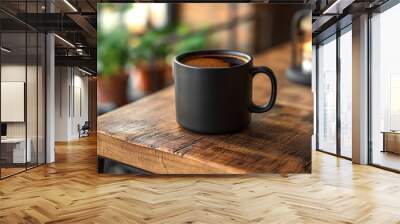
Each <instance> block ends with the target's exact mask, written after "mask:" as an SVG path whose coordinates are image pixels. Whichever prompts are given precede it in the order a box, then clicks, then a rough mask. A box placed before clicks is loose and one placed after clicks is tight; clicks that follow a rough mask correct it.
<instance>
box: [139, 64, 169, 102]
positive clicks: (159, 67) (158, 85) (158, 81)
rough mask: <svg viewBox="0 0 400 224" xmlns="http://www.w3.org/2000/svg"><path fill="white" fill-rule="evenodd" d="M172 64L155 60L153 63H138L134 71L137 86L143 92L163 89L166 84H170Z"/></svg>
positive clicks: (147, 92)
mask: <svg viewBox="0 0 400 224" xmlns="http://www.w3.org/2000/svg"><path fill="white" fill-rule="evenodd" d="M170 70H171V66H169V65H167V64H166V63H164V62H155V63H153V64H151V65H150V64H149V63H140V64H137V65H136V67H135V69H134V72H132V75H134V76H135V77H134V79H135V86H134V87H135V88H136V89H137V90H138V91H139V92H141V93H143V94H149V93H152V92H155V91H157V90H159V89H162V88H163V87H165V86H166V85H168V84H170V82H171V78H170V77H169V76H171V75H170V74H171V73H172V72H171V71H170Z"/></svg>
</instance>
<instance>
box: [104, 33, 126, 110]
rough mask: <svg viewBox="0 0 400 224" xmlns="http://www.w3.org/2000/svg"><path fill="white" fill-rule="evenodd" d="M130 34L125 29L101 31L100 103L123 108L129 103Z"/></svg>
mask: <svg viewBox="0 0 400 224" xmlns="http://www.w3.org/2000/svg"><path fill="white" fill-rule="evenodd" d="M128 38H129V34H128V32H127V31H126V29H124V28H123V27H117V28H116V29H114V30H113V31H112V32H107V33H106V32H103V31H100V32H99V34H98V46H97V47H98V48H97V49H98V52H97V61H98V71H99V79H98V85H97V86H98V94H99V100H100V102H106V103H114V104H115V105H116V106H121V105H123V104H125V103H127V94H126V87H127V82H128V77H129V76H128V73H127V72H126V68H125V67H126V64H127V62H128V61H129V50H128Z"/></svg>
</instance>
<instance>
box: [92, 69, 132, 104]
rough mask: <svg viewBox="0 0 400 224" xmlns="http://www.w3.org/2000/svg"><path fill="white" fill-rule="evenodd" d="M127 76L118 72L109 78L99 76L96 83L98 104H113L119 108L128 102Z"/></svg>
mask: <svg viewBox="0 0 400 224" xmlns="http://www.w3.org/2000/svg"><path fill="white" fill-rule="evenodd" d="M128 78H129V76H128V74H127V73H126V72H120V73H118V74H114V75H111V76H106V77H104V76H101V75H100V76H99V79H98V82H97V92H98V97H99V101H100V103H106V104H107V103H113V104H115V105H116V106H117V107H120V106H122V105H124V104H126V103H127V102H128V100H127V94H126V89H127V83H128Z"/></svg>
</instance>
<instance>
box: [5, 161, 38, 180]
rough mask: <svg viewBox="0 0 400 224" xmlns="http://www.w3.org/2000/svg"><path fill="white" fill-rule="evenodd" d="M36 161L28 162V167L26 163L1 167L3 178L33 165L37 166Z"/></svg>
mask: <svg viewBox="0 0 400 224" xmlns="http://www.w3.org/2000/svg"><path fill="white" fill-rule="evenodd" d="M36 166H37V165H36V163H27V164H26V167H25V164H18V165H13V164H11V165H6V166H5V167H2V168H1V178H5V177H8V176H11V175H13V174H17V173H20V172H22V171H25V170H26V169H30V168H33V167H36Z"/></svg>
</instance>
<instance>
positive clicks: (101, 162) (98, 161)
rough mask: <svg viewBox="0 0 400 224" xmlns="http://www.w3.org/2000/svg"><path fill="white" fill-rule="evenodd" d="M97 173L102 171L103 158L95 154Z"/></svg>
mask: <svg viewBox="0 0 400 224" xmlns="http://www.w3.org/2000/svg"><path fill="white" fill-rule="evenodd" d="M97 173H104V158H103V157H101V156H97Z"/></svg>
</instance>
